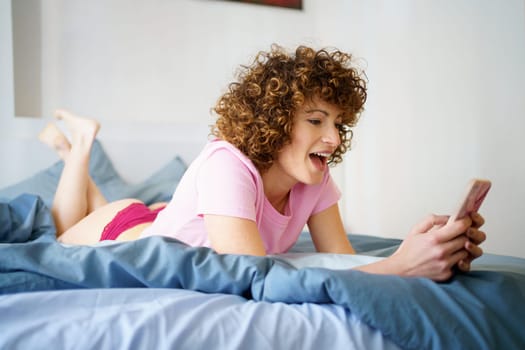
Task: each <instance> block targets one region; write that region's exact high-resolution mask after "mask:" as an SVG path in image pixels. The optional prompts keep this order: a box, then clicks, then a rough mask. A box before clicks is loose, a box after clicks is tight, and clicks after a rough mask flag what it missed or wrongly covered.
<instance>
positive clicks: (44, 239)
mask: <svg viewBox="0 0 525 350" xmlns="http://www.w3.org/2000/svg"><path fill="white" fill-rule="evenodd" d="M0 242H2V243H0V292H1V294H10V293H20V292H29V291H42V290H61V289H79V288H153V287H154V288H179V289H189V290H195V291H201V292H206V293H227V294H236V295H240V296H243V297H245V298H249V299H253V300H256V301H270V302H276V301H279V302H284V303H333V304H338V305H341V306H344V307H345V308H348V309H349V310H350V311H351V312H352V313H353V314H355V315H357V317H359V318H360V319H361V320H362V321H363V322H365V323H367V324H368V325H370V326H372V327H373V328H376V329H379V330H380V331H381V332H382V333H383V334H384V335H385V336H386V337H388V338H390V339H391V340H393V341H394V342H395V343H396V344H397V345H399V346H400V347H402V348H409V349H455V348H464V349H523V348H525V338H524V336H523V334H522V332H523V329H524V325H525V260H523V259H518V258H511V257H492V258H491V259H488V260H485V265H482V264H481V265H480V268H481V267H482V268H483V270H475V271H473V272H470V273H468V274H458V275H456V276H455V277H454V278H452V279H451V280H450V281H448V282H446V283H435V282H432V281H430V280H428V279H424V278H401V277H397V276H379V275H371V274H366V273H362V272H359V271H354V270H329V269H321V268H305V269H296V268H293V267H292V266H290V265H287V264H286V263H284V262H282V261H280V260H276V259H272V258H257V257H248V256H237V255H218V254H215V253H214V252H213V251H212V250H210V249H207V248H191V247H188V246H186V245H184V244H182V243H180V242H178V241H175V240H171V239H167V238H163V237H150V238H146V239H141V240H137V241H134V242H126V243H117V244H108V245H101V246H97V247H86V246H64V245H62V244H59V243H57V242H56V241H55V239H54V225H53V222H52V219H51V216H50V214H49V211H48V209H47V208H46V207H45V206H44V204H43V202H42V201H41V200H40V198H39V197H36V196H32V195H22V196H20V197H18V198H16V199H14V200H12V201H9V202H4V203H0ZM0 318H1V316H0Z"/></svg>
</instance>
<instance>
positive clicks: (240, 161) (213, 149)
mask: <svg viewBox="0 0 525 350" xmlns="http://www.w3.org/2000/svg"><path fill="white" fill-rule="evenodd" d="M200 156H201V157H202V158H203V159H202V160H203V161H206V162H219V163H220V164H222V165H223V166H227V165H235V164H237V165H244V166H246V167H247V168H248V169H249V170H250V172H254V173H258V171H257V168H256V167H255V165H254V164H253V162H252V161H251V160H250V159H249V158H248V157H247V156H246V155H245V154H244V153H242V152H241V151H240V150H239V149H238V148H237V147H235V146H234V145H233V144H231V143H229V142H228V141H224V140H221V139H215V140H212V141H210V142H208V143H207V144H206V146H205V147H204V149H203V151H202V152H201V155H200Z"/></svg>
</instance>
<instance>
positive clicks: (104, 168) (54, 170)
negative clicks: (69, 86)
mask: <svg viewBox="0 0 525 350" xmlns="http://www.w3.org/2000/svg"><path fill="white" fill-rule="evenodd" d="M62 168H63V162H62V161H58V162H56V163H55V164H53V165H51V166H50V167H49V168H47V169H44V170H42V171H40V172H38V173H36V174H35V175H33V176H31V177H29V178H27V179H25V180H22V181H20V182H18V183H16V184H14V185H11V186H8V187H5V188H3V189H0V198H3V199H7V200H11V199H14V198H16V197H18V196H19V195H20V194H22V193H31V194H35V195H38V196H40V197H41V198H42V200H43V201H44V203H45V204H46V205H47V206H48V207H50V206H51V204H52V202H53V197H54V196H55V191H56V188H57V185H58V179H59V178H60V174H61V173H62ZM186 169H187V166H186V164H185V163H184V161H183V160H182V159H181V158H180V157H179V156H176V157H175V158H174V159H172V160H171V161H170V162H169V163H168V164H167V165H165V166H164V167H163V168H162V169H160V170H159V171H157V172H156V173H154V174H153V175H152V176H150V177H149V178H148V179H146V180H145V181H143V182H140V183H137V184H129V183H127V182H126V181H124V180H123V179H122V177H121V176H120V175H119V174H118V172H117V171H116V170H115V168H114V166H113V164H112V163H111V160H110V159H109V157H108V155H107V154H106V152H105V151H104V148H103V147H102V145H101V144H100V142H99V141H98V140H96V141H95V143H94V144H93V148H92V150H91V159H90V163H89V173H90V174H91V177H92V179H93V181H95V183H96V184H97V185H98V187H99V188H100V191H101V192H102V194H104V196H105V197H106V199H107V200H108V201H109V202H111V201H114V200H117V199H122V198H137V199H140V200H142V201H143V202H144V203H146V204H148V205H149V204H152V203H155V202H159V201H169V199H170V198H171V196H172V194H173V191H174V190H175V187H176V186H177V185H178V184H179V181H180V179H181V177H182V175H183V174H184V172H185V171H186Z"/></svg>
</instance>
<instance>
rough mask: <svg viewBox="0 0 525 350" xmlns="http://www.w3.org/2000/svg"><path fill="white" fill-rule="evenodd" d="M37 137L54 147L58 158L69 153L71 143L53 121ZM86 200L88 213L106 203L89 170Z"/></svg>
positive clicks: (64, 156)
mask: <svg viewBox="0 0 525 350" xmlns="http://www.w3.org/2000/svg"><path fill="white" fill-rule="evenodd" d="M38 138H39V139H40V141H42V142H43V143H45V144H46V145H48V146H49V147H51V148H52V149H54V150H55V151H56V152H57V154H58V156H59V157H60V159H62V160H65V158H66V157H67V155H68V154H69V151H70V150H71V144H70V143H69V141H68V139H67V137H66V136H65V135H64V134H63V133H62V131H61V130H60V129H59V128H57V126H56V125H55V124H53V123H49V124H48V125H47V126H46V127H45V128H44V130H42V131H41V132H40V134H39V135H38ZM86 201H87V208H88V213H91V212H93V211H94V210H95V209H97V208H100V207H101V206H103V205H105V204H107V200H106V198H105V197H104V195H103V194H102V192H100V189H99V188H98V186H97V185H96V184H95V182H94V181H93V179H92V178H91V176H90V175H89V170H88V187H87V198H86Z"/></svg>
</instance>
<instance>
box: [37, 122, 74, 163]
mask: <svg viewBox="0 0 525 350" xmlns="http://www.w3.org/2000/svg"><path fill="white" fill-rule="evenodd" d="M38 139H39V140H40V141H42V142H43V143H45V144H46V145H48V146H49V147H51V148H52V149H54V150H55V151H56V152H57V153H58V156H59V157H60V158H61V159H64V158H65V157H66V156H67V154H68V153H69V150H70V149H71V144H70V143H69V141H68V139H67V137H66V135H64V134H63V133H62V131H61V130H60V129H59V128H58V127H57V126H56V125H55V124H53V123H49V124H47V125H46V127H45V128H44V129H43V130H42V131H41V132H40V133H39V134H38Z"/></svg>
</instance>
